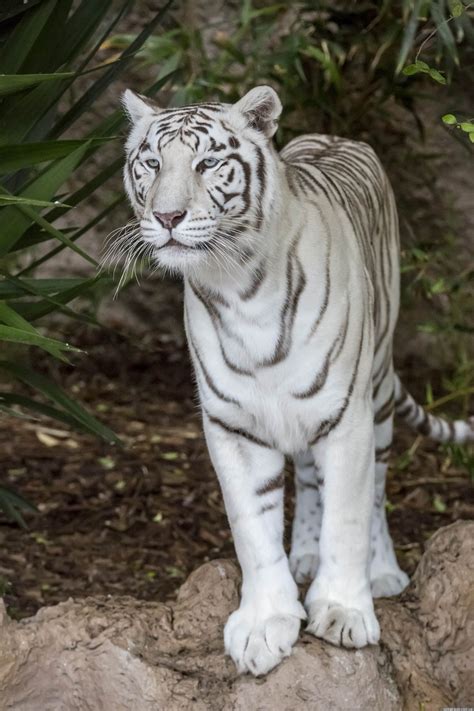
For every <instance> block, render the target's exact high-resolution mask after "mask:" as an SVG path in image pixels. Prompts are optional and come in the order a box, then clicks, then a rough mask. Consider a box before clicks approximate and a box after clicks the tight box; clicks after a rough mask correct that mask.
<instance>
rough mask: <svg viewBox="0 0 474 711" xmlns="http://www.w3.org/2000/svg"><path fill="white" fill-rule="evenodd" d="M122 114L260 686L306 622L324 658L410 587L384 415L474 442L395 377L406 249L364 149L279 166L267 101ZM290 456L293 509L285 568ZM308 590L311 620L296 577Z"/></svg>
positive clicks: (239, 643) (329, 149)
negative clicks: (186, 354)
mask: <svg viewBox="0 0 474 711" xmlns="http://www.w3.org/2000/svg"><path fill="white" fill-rule="evenodd" d="M125 105H126V108H127V111H128V113H129V114H130V116H131V118H132V123H133V125H132V130H131V133H130V136H129V139H128V142H127V161H126V167H125V171H124V179H125V186H126V188H127V192H128V195H129V197H130V200H131V202H132V205H133V207H134V209H135V212H136V215H137V219H138V220H139V225H140V229H141V232H140V237H139V238H137V239H138V244H136V243H135V244H134V246H133V248H131V247H130V246H127V247H126V249H128V252H127V255H128V256H129V257H130V255H131V254H134V253H135V252H137V253H139V254H148V255H149V256H150V257H151V258H152V260H153V261H154V262H155V263H156V264H157V265H159V266H161V267H164V268H166V269H170V270H172V271H176V272H179V273H181V274H182V275H183V276H184V282H185V326H186V333H187V338H188V342H189V348H190V353H191V357H192V360H193V363H194V368H195V371H196V377H197V382H198V389H199V397H200V401H201V406H202V412H203V422H204V430H205V435H206V440H207V444H208V448H209V453H210V456H211V459H212V461H213V464H214V467H215V469H216V472H217V475H218V477H219V481H220V483H221V487H222V491H223V495H224V499H225V504H226V508H227V512H228V516H229V521H230V525H231V527H232V531H233V535H234V541H235V546H236V551H237V555H238V558H239V561H240V564H241V566H242V572H243V587H242V602H241V606H240V608H239V609H238V610H237V611H236V612H235V613H234V614H233V615H232V616H231V618H230V619H229V622H228V624H227V626H226V630H225V643H226V649H227V651H228V653H229V654H230V655H231V656H232V657H233V659H234V660H235V662H236V664H237V666H238V668H239V669H240V670H241V671H250V672H252V673H254V674H263V673H265V672H267V671H268V670H269V669H271V668H272V667H273V666H275V665H276V664H277V663H278V662H279V661H280V660H281V659H282V658H283V657H284V656H286V655H287V654H289V653H290V651H291V647H292V644H293V643H294V641H295V640H296V637H297V634H298V629H299V623H300V619H301V618H303V617H305V616H306V614H307V616H308V620H309V626H308V629H309V631H311V632H313V633H314V634H316V635H317V636H320V637H322V638H324V639H327V640H328V641H330V642H332V643H335V644H342V645H344V646H347V647H360V646H363V645H365V644H368V643H374V642H376V641H377V639H378V635H379V629H378V623H377V620H376V618H375V615H374V611H373V602H372V596H381V595H390V594H397V593H398V592H400V591H401V590H402V589H403V588H404V587H405V585H406V584H407V582H408V579H407V577H406V575H405V574H404V573H403V572H402V571H401V570H400V569H399V567H398V564H397V561H396V558H395V554H394V550H393V545H392V542H391V539H390V536H389V533H388V529H387V523H386V519H385V507H384V503H385V492H384V489H385V474H386V469H387V461H388V458H389V455H390V445H391V441H392V429H393V427H392V422H393V415H394V411H396V412H397V413H398V414H399V415H400V416H401V417H403V418H404V419H405V420H406V421H407V422H408V424H410V425H411V426H413V427H414V428H415V429H417V430H418V431H420V432H422V433H423V434H427V435H429V436H432V437H433V438H434V439H437V440H438V441H448V440H451V441H458V442H461V441H462V442H464V441H468V440H472V439H473V428H472V426H471V425H470V424H469V423H464V422H454V423H451V424H449V423H446V422H444V421H443V420H440V419H439V418H436V417H434V416H432V415H430V414H427V413H425V412H424V411H423V409H422V408H421V407H420V406H419V405H417V404H416V403H415V401H414V400H413V399H412V398H411V396H410V395H409V394H408V393H407V392H406V391H405V390H404V389H403V386H402V385H401V383H400V381H399V379H398V377H397V376H396V375H395V373H394V369H393V360H392V338H393V331H394V328H395V323H396V319H397V314H398V307H399V236H398V220H397V213H396V207H395V201H394V197H393V193H392V190H391V187H390V184H389V182H388V179H387V177H386V175H385V173H384V171H383V168H382V166H381V164H380V162H379V160H378V158H377V157H376V155H375V154H374V152H373V151H372V149H371V148H370V147H369V146H368V145H366V144H364V143H356V142H354V141H349V140H346V139H342V138H336V137H331V136H320V135H309V136H302V137H300V138H297V139H295V140H293V141H292V142H291V143H289V144H288V145H287V146H286V147H285V148H284V149H283V151H282V152H281V153H280V155H278V154H277V153H276V152H275V149H274V147H273V145H272V142H271V136H272V135H273V134H274V132H275V130H276V121H277V119H278V116H279V114H280V111H281V105H280V102H279V99H278V97H277V96H276V94H275V93H274V92H273V90H271V89H270V88H269V87H257V88H256V89H253V90H252V91H251V92H249V93H248V94H247V95H246V96H245V97H243V99H241V100H240V101H239V102H238V103H237V104H235V105H233V106H230V105H223V104H212V103H209V104H200V105H195V106H187V107H181V108H178V109H165V110H161V109H159V108H158V107H157V106H155V105H150V103H149V102H147V101H145V100H143V99H142V98H140V97H139V96H137V95H134V94H132V93H131V92H127V93H126V96H125ZM163 214H165V215H166V214H171V215H178V216H179V222H178V223H177V224H175V225H174V226H173V227H166V226H165V225H164V224H163V223H162V220H161V219H160V215H161V216H162V215H163ZM285 455H289V456H291V457H293V459H294V462H295V475H296V494H297V497H296V512H295V520H294V524H293V536H292V547H291V553H290V558H289V560H288V559H287V557H286V554H285V551H284V548H283V540H282V537H283V483H284V481H283V475H282V473H281V472H282V469H283V463H284V456H285ZM290 571H291V572H290ZM308 578H309V580H310V581H312V584H311V586H310V588H309V591H308V594H307V597H306V604H305V607H306V611H305V610H303V608H302V606H301V605H300V603H299V602H298V594H297V588H296V585H295V580H296V581H297V582H300V581H303V580H305V579H308Z"/></svg>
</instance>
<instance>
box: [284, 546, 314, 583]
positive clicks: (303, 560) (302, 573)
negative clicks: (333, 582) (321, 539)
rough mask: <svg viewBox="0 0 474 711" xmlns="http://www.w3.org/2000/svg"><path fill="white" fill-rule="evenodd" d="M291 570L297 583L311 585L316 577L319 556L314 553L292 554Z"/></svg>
mask: <svg viewBox="0 0 474 711" xmlns="http://www.w3.org/2000/svg"><path fill="white" fill-rule="evenodd" d="M290 570H291V573H292V575H293V578H294V579H295V581H296V582H297V583H309V582H311V581H312V580H314V578H315V576H316V572H317V570H318V556H317V555H315V554H313V553H302V554H297V553H291V554H290Z"/></svg>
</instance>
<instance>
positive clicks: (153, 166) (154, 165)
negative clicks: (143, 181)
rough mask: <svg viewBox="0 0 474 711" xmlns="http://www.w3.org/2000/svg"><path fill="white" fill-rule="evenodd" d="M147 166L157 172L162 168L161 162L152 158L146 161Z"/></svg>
mask: <svg viewBox="0 0 474 711" xmlns="http://www.w3.org/2000/svg"><path fill="white" fill-rule="evenodd" d="M145 165H147V166H148V167H149V168H151V169H152V170H156V169H157V168H159V167H160V161H159V160H157V159H156V158H150V160H146V161H145Z"/></svg>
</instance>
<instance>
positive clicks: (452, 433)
mask: <svg viewBox="0 0 474 711" xmlns="http://www.w3.org/2000/svg"><path fill="white" fill-rule="evenodd" d="M395 413H396V414H397V415H398V417H400V418H401V419H402V420H404V421H405V422H406V423H407V425H408V426H409V427H411V428H412V429H414V430H416V431H417V432H419V433H420V434H422V435H426V436H427V437H430V439H433V440H434V441H435V442H455V443H457V444H465V443H466V442H474V417H470V418H469V419H468V420H454V422H448V420H443V418H442V417H435V415H431V414H430V413H429V412H426V410H425V409H424V408H423V407H422V406H421V405H419V404H418V403H417V402H416V400H415V399H414V398H413V397H412V396H411V395H410V393H409V392H408V391H407V390H406V389H405V387H404V385H402V383H401V381H400V378H399V377H398V375H396V374H395Z"/></svg>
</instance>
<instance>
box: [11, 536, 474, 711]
mask: <svg viewBox="0 0 474 711" xmlns="http://www.w3.org/2000/svg"><path fill="white" fill-rule="evenodd" d="M473 535H474V523H462V522H459V523H457V524H453V525H451V526H448V527H446V528H442V529H441V530H439V531H438V532H437V533H436V534H435V535H434V536H433V538H432V539H431V540H430V542H429V543H428V545H427V549H426V552H425V554H424V555H423V557H422V558H421V561H420V564H419V565H418V568H417V571H416V573H415V576H414V580H413V583H412V585H411V586H410V588H409V589H408V590H407V591H406V592H405V593H404V594H403V595H402V597H401V598H400V599H398V600H380V601H378V602H377V605H376V610H377V614H378V617H379V619H380V623H381V630H382V637H381V642H380V645H378V646H377V647H371V648H366V649H363V650H357V651H347V650H341V649H339V648H336V647H331V646H330V645H329V644H327V643H325V642H321V641H319V640H316V639H315V638H314V637H312V636H310V635H308V634H304V633H303V634H302V635H301V638H300V641H299V642H298V643H297V645H296V648H295V650H294V652H293V654H292V655H291V657H290V658H288V659H286V660H284V661H283V663H282V664H281V665H280V666H279V667H277V669H275V670H274V671H272V672H271V673H270V674H269V675H268V676H267V677H265V678H262V679H258V680H255V679H253V678H250V677H248V676H246V677H238V676H237V675H236V672H235V668H234V666H233V663H232V662H231V661H230V660H229V659H228V658H226V657H224V654H223V646H222V630H223V625H224V623H225V621H226V619H227V616H228V615H229V613H230V612H232V611H233V610H234V609H235V607H236V606H237V604H238V586H239V574H238V570H237V569H236V566H235V565H234V564H233V563H231V562H230V561H227V560H216V561H214V562H212V563H207V564H206V565H204V566H202V567H201V568H199V569H198V570H196V571H195V572H194V573H193V574H192V575H191V576H190V577H189V579H188V580H187V581H186V583H185V584H184V585H183V586H182V587H181V588H180V590H179V593H178V596H177V600H176V602H174V603H171V604H166V605H165V604H162V603H157V602H141V601H138V600H136V599H134V598H130V597H89V598H87V599H85V600H78V601H76V602H74V601H73V600H69V601H67V602H64V603H61V604H59V605H57V606H56V607H47V608H43V609H42V610H41V611H40V612H39V613H38V614H37V615H36V616H35V617H31V618H28V619H26V620H22V621H21V622H19V623H18V622H12V621H11V620H9V618H8V617H7V616H6V615H5V612H4V611H3V608H0V644H1V649H2V655H1V657H0V696H1V699H2V710H4V711H7V710H8V709H14V710H15V711H37V709H38V708H45V709H54V711H89V710H90V711H97V710H98V709H101V711H152V710H153V711H154V710H155V709H157V708H160V709H167V711H187V710H189V711H191V709H192V711H201V710H202V711H205V710H207V711H244V709H245V710H247V709H259V710H260V711H303V710H304V711H306V709H314V710H315V711H326V709H333V710H334V711H346V710H347V709H353V710H354V711H362V710H363V709H374V711H399V710H400V709H403V710H405V711H420V709H424V710H425V711H434V710H435V709H436V710H438V709H441V708H446V707H454V706H455V707H468V706H470V705H472V700H473V699H474V684H473V676H472V668H473V665H474V646H473V639H474V615H473V612H474V609H473V600H472V586H473V584H474V552H473V547H472V540H473Z"/></svg>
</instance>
